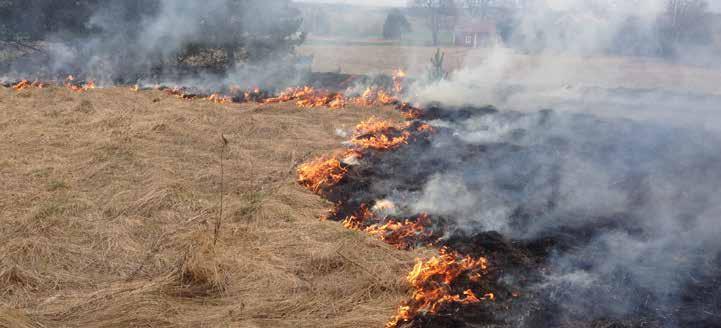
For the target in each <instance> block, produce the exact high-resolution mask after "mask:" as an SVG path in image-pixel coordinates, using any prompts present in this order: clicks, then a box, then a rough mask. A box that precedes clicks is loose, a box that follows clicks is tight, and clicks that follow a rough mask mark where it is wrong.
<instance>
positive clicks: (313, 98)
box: [263, 86, 346, 109]
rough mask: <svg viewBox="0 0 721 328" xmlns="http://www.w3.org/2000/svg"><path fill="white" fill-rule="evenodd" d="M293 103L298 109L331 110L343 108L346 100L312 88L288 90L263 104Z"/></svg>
mask: <svg viewBox="0 0 721 328" xmlns="http://www.w3.org/2000/svg"><path fill="white" fill-rule="evenodd" d="M289 101H295V103H296V105H297V106H298V107H303V108H311V107H328V108H332V109H338V108H343V107H345V105H346V99H345V97H344V96H343V95H342V94H339V93H333V92H328V91H322V90H317V89H315V88H313V87H309V86H306V87H299V88H288V89H286V90H285V91H283V92H281V94H280V95H279V96H278V97H274V98H268V99H265V100H264V101H263V102H265V103H268V104H269V103H282V102H289Z"/></svg>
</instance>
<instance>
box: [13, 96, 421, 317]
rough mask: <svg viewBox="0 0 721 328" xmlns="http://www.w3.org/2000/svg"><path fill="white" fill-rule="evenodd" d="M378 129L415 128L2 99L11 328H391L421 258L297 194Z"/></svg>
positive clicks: (297, 113)
mask: <svg viewBox="0 0 721 328" xmlns="http://www.w3.org/2000/svg"><path fill="white" fill-rule="evenodd" d="M371 115H375V116H378V117H383V118H392V119H400V116H399V115H398V114H397V113H394V112H393V111H392V110H389V109H381V108H354V107H352V108H347V109H343V110H337V111H331V110H327V109H312V110H308V109H304V110H299V109H297V108H295V107H294V106H292V105H290V104H280V105H260V104H244V105H237V104H228V105H218V104H214V103H212V102H209V101H205V100H193V101H187V100H182V99H178V98H175V97H172V96H168V95H166V94H164V93H162V92H160V91H141V92H133V91H131V90H129V89H127V88H108V89H97V90H91V91H89V92H86V93H83V94H76V93H72V92H70V91H69V90H67V89H65V88H63V87H49V88H45V89H29V90H23V91H21V92H15V91H13V90H11V89H3V88H0V140H2V142H0V181H1V184H2V186H0V327H13V328H14V327H178V326H181V327H182V326H185V327H380V326H383V324H384V323H385V322H386V321H387V320H388V319H389V318H390V317H391V316H392V315H393V314H394V312H395V310H396V307H397V305H398V303H399V302H400V301H401V300H402V299H404V298H405V297H407V290H406V288H407V287H406V285H405V282H404V277H405V275H406V274H407V272H409V270H410V268H411V267H412V265H413V259H414V257H416V256H419V254H417V252H420V251H416V253H414V252H407V251H397V250H395V249H394V248H392V247H390V246H388V245H385V244H383V243H382V242H380V241H376V240H374V239H371V238H370V237H367V236H365V235H364V234H362V233H357V232H352V231H348V230H346V229H345V228H343V227H342V226H341V225H340V224H337V223H334V222H322V221H319V220H318V217H319V216H320V215H321V214H322V213H323V212H324V211H325V210H326V209H328V208H329V207H330V204H327V203H325V202H324V201H322V200H321V199H320V198H319V197H317V196H315V195H313V194H311V193H309V192H308V191H306V190H304V189H303V188H302V187H300V186H298V185H297V184H296V182H295V178H296V175H295V167H296V166H297V165H298V164H299V163H301V162H303V161H305V160H308V159H310V158H312V157H314V156H316V155H319V154H323V153H326V152H328V151H330V150H331V149H334V148H339V147H340V142H342V141H343V139H344V138H342V137H339V136H337V135H336V134H337V133H336V129H337V128H346V129H347V128H351V127H353V126H354V125H355V124H356V123H358V122H359V121H361V120H363V119H365V118H368V117H369V116H371ZM221 133H223V134H225V136H226V137H227V139H228V140H229V147H228V152H227V154H226V160H225V177H224V184H225V190H226V193H225V206H224V212H223V213H224V222H223V227H222V234H221V238H220V240H219V241H218V244H217V246H215V247H214V246H213V242H212V239H213V225H214V222H215V220H216V218H217V217H218V215H219V212H220V211H219V209H220V208H219V192H218V191H219V189H220V188H219V187H220V183H221V176H220V169H219V152H220V149H221V138H220V135H221Z"/></svg>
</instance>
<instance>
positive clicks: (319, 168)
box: [298, 156, 348, 194]
mask: <svg viewBox="0 0 721 328" xmlns="http://www.w3.org/2000/svg"><path fill="white" fill-rule="evenodd" d="M347 173H348V169H346V168H345V167H344V165H343V164H342V163H341V161H340V160H339V159H338V157H337V156H323V157H320V158H317V159H315V160H313V161H311V162H309V163H305V164H303V165H301V166H300V167H298V183H300V184H301V185H302V186H304V187H306V188H308V190H310V191H312V192H314V193H316V194H320V193H322V192H323V191H326V190H328V189H330V188H332V187H333V186H335V185H337V184H338V183H340V182H341V180H343V178H344V177H345V176H346V174H347Z"/></svg>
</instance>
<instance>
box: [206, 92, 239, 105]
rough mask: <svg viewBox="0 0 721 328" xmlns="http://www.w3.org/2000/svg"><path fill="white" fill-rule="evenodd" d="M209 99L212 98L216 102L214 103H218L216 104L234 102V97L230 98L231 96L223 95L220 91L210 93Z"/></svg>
mask: <svg viewBox="0 0 721 328" xmlns="http://www.w3.org/2000/svg"><path fill="white" fill-rule="evenodd" d="M207 99H208V100H210V101H212V102H214V103H216V104H228V103H232V102H233V99H232V98H230V97H228V96H223V95H221V94H218V93H214V94H212V95H210V96H209V97H208V98H207Z"/></svg>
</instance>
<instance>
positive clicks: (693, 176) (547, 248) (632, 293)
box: [325, 106, 721, 328]
mask: <svg viewBox="0 0 721 328" xmlns="http://www.w3.org/2000/svg"><path fill="white" fill-rule="evenodd" d="M484 117H493V119H488V120H485V119H484ZM424 119H426V120H428V121H430V122H431V123H432V124H435V125H436V132H435V134H434V135H432V136H430V137H427V138H419V139H417V140H415V141H414V142H412V143H411V144H410V145H408V146H403V147H401V148H400V149H398V150H396V151H393V152H375V153H370V156H366V157H365V158H364V159H363V161H362V162H361V164H360V165H350V166H348V167H347V169H348V170H349V174H348V175H347V179H345V180H344V181H343V182H342V183H341V184H339V185H337V186H335V187H334V188H333V189H331V190H329V191H328V192H327V194H326V195H325V197H327V198H329V199H331V200H333V201H334V202H340V203H341V204H343V206H341V207H340V208H339V209H338V211H337V213H335V218H336V219H343V218H344V217H347V216H349V215H352V214H353V213H354V211H355V210H357V209H358V208H359V207H361V204H365V205H363V206H368V207H371V206H373V204H374V203H375V202H376V201H378V200H382V199H391V200H392V201H394V202H395V203H396V205H397V206H398V207H399V211H398V212H399V213H397V214H395V215H399V216H400V217H413V216H414V215H416V214H417V212H414V210H413V208H412V207H413V206H414V205H413V201H409V200H408V199H414V197H417V196H414V195H415V194H419V193H421V194H422V193H423V192H424V189H425V188H427V187H426V186H427V184H429V183H432V182H433V180H434V179H435V177H436V176H437V175H438V174H439V173H444V172H461V173H458V174H463V175H464V177H465V181H464V182H466V183H468V185H467V187H468V188H471V187H474V184H473V183H474V181H476V180H474V179H476V178H474V176H475V175H477V174H490V175H491V176H492V178H491V179H490V180H487V179H486V180H484V179H480V181H483V184H486V185H493V186H494V188H495V189H493V190H494V191H495V193H498V194H507V195H510V196H512V197H510V198H508V199H506V200H505V202H507V203H510V204H511V206H512V212H510V215H509V217H508V218H507V220H508V225H509V227H508V229H507V230H506V231H504V232H498V231H494V230H492V229H484V228H483V226H482V225H483V222H482V221H478V222H476V223H475V224H476V225H477V226H470V227H469V226H468V224H467V223H463V222H464V221H463V220H461V219H460V218H459V217H454V216H452V215H451V214H449V215H445V216H444V215H440V214H435V215H434V214H433V213H430V214H431V221H432V222H433V223H434V225H433V227H432V230H433V232H434V234H435V236H436V237H438V238H440V240H439V241H438V242H436V243H435V245H434V246H436V247H441V246H442V247H446V248H448V249H450V250H452V251H456V252H458V253H460V254H463V255H468V256H472V257H485V258H487V259H488V260H489V263H490V265H489V267H490V269H489V272H488V274H487V275H486V276H485V279H484V280H483V281H482V282H480V283H473V282H470V281H464V280H460V281H456V282H454V283H453V284H452V285H451V290H452V291H453V293H455V294H461V293H462V292H463V291H464V290H466V289H471V290H473V292H474V293H476V294H482V293H485V292H487V291H492V292H493V293H494V295H495V300H494V301H490V302H489V301H484V302H480V303H473V304H467V305H459V304H450V305H446V306H445V307H444V308H443V309H442V310H441V311H440V312H439V313H437V314H434V315H420V316H418V317H416V318H413V320H411V321H410V322H405V323H402V324H401V325H400V327H405V328H409V327H418V328H420V327H439V328H440V327H532V328H536V327H539V328H540V327H569V328H570V327H593V328H597V327H598V328H601V327H604V328H607V327H614V328H632V327H633V328H635V327H699V328H701V327H721V312H720V310H719V308H720V307H719V306H720V305H721V298H719V296H718V295H719V292H721V269H719V268H720V267H721V251H719V248H718V247H717V246H716V245H717V244H716V243H715V242H714V241H713V239H714V238H713V237H710V239H711V240H708V239H703V238H709V237H704V235H703V234H699V233H698V232H693V233H689V234H687V233H688V232H689V231H694V229H695V228H698V227H701V229H706V230H708V229H711V230H713V229H715V228H714V226H709V225H707V226H705V227H704V225H703V224H708V223H709V221H705V222H706V223H699V222H704V221H703V220H704V219H703V218H704V217H705V215H710V216H709V217H706V218H707V219H710V220H711V221H710V222H713V220H714V217H713V216H714V214H713V213H715V212H714V210H713V209H714V208H715V206H716V203H715V202H714V201H713V199H715V197H716V196H715V195H716V194H715V193H713V192H711V193H710V194H709V193H706V192H705V191H704V190H706V189H705V188H706V187H710V188H712V190H715V189H716V188H717V187H716V186H715V184H713V183H711V184H709V183H707V182H704V180H705V179H711V180H715V177H718V176H719V174H720V173H721V170H719V168H720V167H719V157H718V156H719V155H718V152H716V151H714V149H716V148H715V145H717V143H715V142H712V141H711V140H716V139H715V137H713V136H712V135H705V134H703V133H701V132H699V131H686V130H683V129H676V128H666V127H659V126H648V125H644V124H637V123H634V122H631V121H612V120H607V119H601V118H596V117H593V116H589V115H566V114H557V113H554V112H553V111H542V112H540V113H538V114H534V115H527V114H522V113H513V112H505V113H503V112H499V111H497V110H496V109H495V108H492V107H486V108H472V107H467V108H441V107H439V106H430V107H428V108H426V109H425V114H424ZM479 119H480V120H479ZM473 120H479V121H475V122H484V124H487V125H488V126H493V125H494V122H499V121H500V122H505V123H504V124H505V125H504V124H501V126H511V127H513V126H514V125H516V126H518V127H517V128H516V129H509V131H508V132H507V134H506V135H503V136H502V137H498V138H489V140H491V141H486V142H475V143H474V142H467V141H465V140H464V139H463V135H464V131H462V127H463V126H464V125H463V124H470V123H469V122H471V123H472V122H474V121H473ZM519 121H522V122H523V124H516V123H514V122H519ZM559 122H564V123H559ZM569 122H570V123H569ZM456 123H462V124H459V125H454V124H456ZM565 124H569V125H568V126H570V127H571V128H569V127H568V126H566V125H565ZM488 126H486V127H483V126H481V127H476V128H474V130H473V131H474V132H475V131H486V129H487V130H489V131H492V130H493V128H489V127H488ZM454 127H455V128H454ZM456 128H457V129H456ZM567 129H570V130H571V131H572V132H574V133H573V134H566V133H567V132H569V131H568V130H567ZM573 129H577V130H576V131H574V130H573ZM548 131H550V132H548ZM578 133H583V134H585V135H581V134H578ZM491 134H492V133H491ZM471 136H472V135H471ZM527 136H530V138H531V139H533V141H532V142H531V143H530V144H529V143H528V140H526V137H527ZM536 138H538V140H535V139H536ZM604 138H605V139H604ZM699 138H700V139H699ZM539 140H540V141H539ZM535 142H537V143H535ZM699 142H700V143H699ZM438 145H442V147H441V148H439V146H438ZM576 147H578V148H576ZM449 149H450V150H449ZM576 152H579V153H576ZM578 154H580V155H578ZM577 155H578V156H581V157H584V158H586V159H587V160H589V161H599V162H600V163H601V165H606V166H607V167H609V169H608V172H607V174H609V175H612V176H614V178H613V179H619V178H620V179H619V180H617V181H618V182H614V183H613V186H612V187H613V189H614V192H615V193H618V194H619V195H622V197H625V199H624V201H623V202H622V203H618V205H619V206H618V207H614V208H608V209H600V210H599V209H596V208H593V207H588V208H575V207H570V208H571V210H570V211H567V210H561V209H564V208H568V207H564V205H566V204H567V203H569V202H571V201H572V200H573V199H574V198H573V196H572V195H571V196H569V195H567V194H564V191H563V186H562V181H564V179H568V175H569V174H576V173H575V172H573V173H569V172H570V171H569V170H570V169H565V170H564V169H563V167H564V166H563V165H564V163H565V162H567V161H571V160H574V159H575V157H574V156H577ZM519 161H520V162H519ZM611 167H612V168H614V169H610V168H611ZM599 168H600V167H599ZM585 170H587V169H584V170H583V171H580V172H581V174H582V176H581V178H582V179H584V178H587V179H588V181H587V182H586V185H587V186H585V187H584V186H583V185H580V186H578V188H577V189H576V190H575V191H577V192H581V193H582V192H585V191H587V190H596V189H594V188H598V189H599V190H602V187H600V186H599V183H598V182H597V181H594V180H593V179H594V178H595V176H594V172H593V171H585ZM483 171H488V172H483ZM668 172H672V173H668ZM494 174H495V176H493V175H494ZM657 176H660V177H664V178H663V179H665V180H667V181H668V182H669V183H671V184H675V186H674V188H679V190H678V193H677V194H674V195H675V196H673V206H676V207H678V208H679V209H678V212H679V215H680V217H678V218H674V219H668V218H665V219H661V218H655V216H656V215H658V214H651V213H655V212H654V211H653V210H654V209H655V208H656V207H658V206H659V204H658V203H657V200H656V199H655V197H657V196H656V195H657V194H656V192H658V190H657V188H658V185H654V184H653V180H654V179H657ZM613 179H612V180H613ZM454 183H455V182H454ZM443 186H445V188H447V190H446V191H445V192H444V193H443V194H442V195H440V196H439V197H440V199H439V200H438V201H439V202H441V204H440V205H439V204H436V206H439V207H440V208H441V209H443V208H444V207H449V206H452V205H457V206H463V205H464V203H463V202H460V203H455V202H454V197H460V198H463V197H465V196H466V195H464V194H457V193H455V192H454V189H455V188H456V187H457V186H456V185H454V184H444V185H443ZM483 187H484V186H479V187H478V188H483ZM464 190H465V189H464ZM672 190H673V189H672ZM475 191H476V190H475V189H471V190H466V191H464V193H468V192H470V193H471V194H473V193H474V192H475ZM482 191H483V189H479V190H478V191H477V192H479V193H480V192H482ZM573 191H574V190H571V192H573ZM566 192H567V191H566ZM664 192H667V190H665V191H664ZM670 194H673V193H670ZM592 197H595V200H596V201H598V202H604V201H605V200H604V199H603V198H604V197H605V196H604V195H603V194H602V193H600V194H596V195H594V196H592ZM515 199H518V200H515ZM477 201H479V202H480V201H482V200H480V199H479V200H477ZM706 202H710V203H709V204H706ZM449 204H450V205H449ZM621 204H623V205H622V206H621ZM465 205H466V206H468V204H465ZM453 210H455V209H453ZM453 210H450V211H451V212H452V211H453ZM476 211H478V212H481V213H483V211H484V209H483V208H480V209H479V210H476ZM667 211H668V210H667ZM456 213H460V214H459V215H462V212H456ZM609 213H610V214H609ZM667 220H679V222H681V224H682V226H683V228H681V230H679V231H676V230H673V229H669V230H664V229H661V231H664V233H662V236H657V235H655V234H657V233H658V232H656V231H655V230H654V228H653V226H654V225H655V226H658V225H664V224H670V222H669V221H667ZM544 221H547V222H548V223H544ZM672 222H673V221H672ZM697 225H698V226H697ZM539 227H540V228H539ZM672 231H673V232H674V233H677V235H673V234H671V232H672ZM616 235H624V236H631V238H629V239H628V240H624V241H620V242H628V245H623V244H619V245H615V246H617V247H620V248H621V249H623V248H624V247H627V249H628V250H627V252H629V253H633V252H635V251H636V249H634V248H635V247H636V246H637V245H635V244H633V241H634V240H635V241H637V242H639V243H641V244H645V243H648V245H651V246H650V250H649V249H647V250H646V251H645V252H646V253H648V254H647V255H646V256H647V258H643V257H641V258H637V259H635V261H636V262H633V263H622V262H621V261H620V260H617V259H614V258H613V257H614V256H618V254H616V255H614V254H615V253H612V252H611V251H609V250H607V249H604V247H602V246H601V245H600V244H601V243H599V240H606V238H609V236H616ZM689 236H695V237H696V238H699V240H698V241H691V242H688V240H685V239H686V238H689ZM690 238H694V237H690ZM610 240H611V241H613V240H614V239H610ZM696 242H698V245H702V246H700V247H698V245H697V244H696ZM424 243H425V241H424V240H420V241H419V245H423V244H424ZM656 243H657V244H656ZM664 243H667V244H664ZM654 245H656V246H654ZM669 245H672V246H669ZM662 247H664V248H665V247H669V249H664V250H663V251H661V248H662ZM656 252H661V258H660V259H659V258H656V257H658V255H656ZM559 259H563V260H559ZM656 260H661V261H663V262H664V263H663V264H659V263H658V262H655V261H656ZM617 261H618V262H617ZM559 263H563V265H561V264H559ZM619 263H621V264H619ZM607 266H608V267H612V269H610V270H609V269H607ZM559 268H560V269H559ZM564 270H571V272H572V273H574V274H576V273H578V272H584V273H589V274H592V275H595V274H597V275H598V276H596V277H595V278H594V279H593V280H588V281H589V282H587V285H584V284H581V285H582V286H581V287H579V286H578V285H575V284H574V283H575V281H574V280H573V279H569V280H568V282H565V283H558V284H556V283H555V281H559V280H564V279H568V276H563V275H562V274H561V273H562V272H564ZM649 270H650V271H649ZM654 270H655V271H657V272H653V271H654ZM638 272H643V273H644V275H646V276H640V277H639V276H636V274H638ZM659 272H660V273H665V272H673V274H672V276H671V277H668V276H665V277H664V276H663V275H662V274H661V275H659ZM659 277H660V278H659ZM554 279H556V280H554ZM649 282H651V283H649ZM659 282H662V283H664V284H666V285H663V286H662V287H656V286H654V285H653V284H652V283H659Z"/></svg>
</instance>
